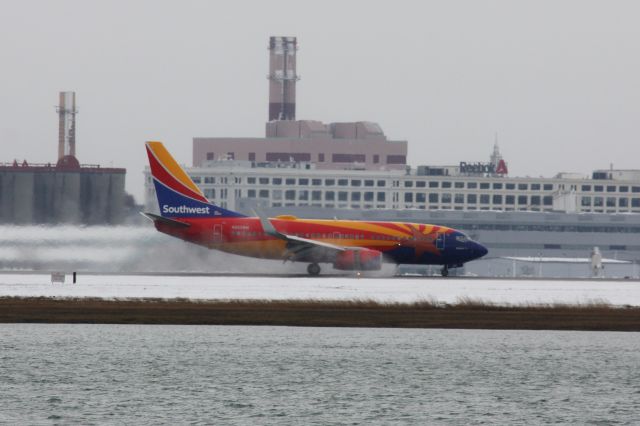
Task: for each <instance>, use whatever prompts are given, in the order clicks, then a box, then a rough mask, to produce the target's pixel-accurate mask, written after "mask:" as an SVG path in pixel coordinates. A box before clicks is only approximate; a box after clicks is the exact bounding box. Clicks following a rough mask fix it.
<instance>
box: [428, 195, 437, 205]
mask: <svg viewBox="0 0 640 426" xmlns="http://www.w3.org/2000/svg"><path fill="white" fill-rule="evenodd" d="M437 202H438V194H429V203H432V204H434V203H437Z"/></svg>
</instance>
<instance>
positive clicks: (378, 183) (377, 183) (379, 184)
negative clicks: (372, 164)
mask: <svg viewBox="0 0 640 426" xmlns="http://www.w3.org/2000/svg"><path fill="white" fill-rule="evenodd" d="M376 186H377V187H380V188H382V187H385V186H387V181H385V180H379V181H377V182H376Z"/></svg>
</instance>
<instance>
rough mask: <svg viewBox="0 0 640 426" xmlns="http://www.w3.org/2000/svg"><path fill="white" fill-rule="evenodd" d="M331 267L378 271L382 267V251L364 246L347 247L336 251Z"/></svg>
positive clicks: (347, 269)
mask: <svg viewBox="0 0 640 426" xmlns="http://www.w3.org/2000/svg"><path fill="white" fill-rule="evenodd" d="M333 267H334V268H335V269H339V270H341V271H378V270H380V268H382V253H380V252H379V251H377V250H370V249H366V248H349V249H346V250H344V251H341V252H340V253H338V255H337V256H336V259H335V261H334V262H333Z"/></svg>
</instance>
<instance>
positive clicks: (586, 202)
mask: <svg viewBox="0 0 640 426" xmlns="http://www.w3.org/2000/svg"><path fill="white" fill-rule="evenodd" d="M580 205H581V206H582V207H590V206H591V197H581V199H580Z"/></svg>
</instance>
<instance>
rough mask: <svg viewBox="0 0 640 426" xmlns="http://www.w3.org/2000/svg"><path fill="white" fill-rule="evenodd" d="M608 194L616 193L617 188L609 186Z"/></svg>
mask: <svg viewBox="0 0 640 426" xmlns="http://www.w3.org/2000/svg"><path fill="white" fill-rule="evenodd" d="M607 192H616V187H615V186H614V185H608V186H607Z"/></svg>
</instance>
